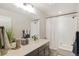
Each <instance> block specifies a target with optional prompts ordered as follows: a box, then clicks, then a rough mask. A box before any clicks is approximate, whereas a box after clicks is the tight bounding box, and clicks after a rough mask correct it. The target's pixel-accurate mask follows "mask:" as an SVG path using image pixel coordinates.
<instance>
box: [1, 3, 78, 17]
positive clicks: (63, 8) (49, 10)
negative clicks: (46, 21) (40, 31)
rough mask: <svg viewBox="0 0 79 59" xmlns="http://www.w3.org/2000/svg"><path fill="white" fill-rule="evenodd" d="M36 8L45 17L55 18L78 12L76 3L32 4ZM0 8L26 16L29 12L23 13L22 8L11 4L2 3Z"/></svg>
mask: <svg viewBox="0 0 79 59" xmlns="http://www.w3.org/2000/svg"><path fill="white" fill-rule="evenodd" d="M31 4H32V5H33V6H34V8H35V9H36V10H38V11H40V12H41V13H42V14H43V15H45V16H46V17H47V16H55V15H59V14H63V13H69V12H74V11H76V8H77V7H76V6H77V4H75V3H31ZM0 8H3V9H6V10H10V11H14V12H19V13H23V14H26V13H28V12H26V11H23V10H22V9H20V8H17V7H15V6H13V5H12V4H11V3H0Z"/></svg>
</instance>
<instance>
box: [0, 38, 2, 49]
mask: <svg viewBox="0 0 79 59" xmlns="http://www.w3.org/2000/svg"><path fill="white" fill-rule="evenodd" d="M0 48H2V43H1V39H0Z"/></svg>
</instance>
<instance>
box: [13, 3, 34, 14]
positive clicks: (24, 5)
mask: <svg viewBox="0 0 79 59" xmlns="http://www.w3.org/2000/svg"><path fill="white" fill-rule="evenodd" d="M14 5H15V6H17V7H18V8H22V9H23V10H25V11H28V12H30V13H33V14H35V9H34V7H33V6H32V5H31V4H30V3H14Z"/></svg>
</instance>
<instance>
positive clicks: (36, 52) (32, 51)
mask: <svg viewBox="0 0 79 59" xmlns="http://www.w3.org/2000/svg"><path fill="white" fill-rule="evenodd" d="M48 55H49V40H47V39H38V40H36V41H34V40H29V44H27V45H24V46H23V45H22V46H21V48H19V49H16V50H9V51H8V53H7V54H6V55H5V56H48Z"/></svg>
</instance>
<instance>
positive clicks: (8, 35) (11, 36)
mask: <svg viewBox="0 0 79 59" xmlns="http://www.w3.org/2000/svg"><path fill="white" fill-rule="evenodd" d="M6 33H7V37H8V39H9V43H12V42H13V41H14V39H13V31H12V30H7V31H6Z"/></svg>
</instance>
